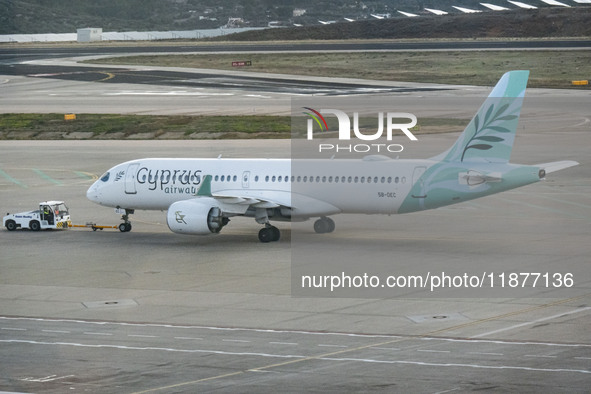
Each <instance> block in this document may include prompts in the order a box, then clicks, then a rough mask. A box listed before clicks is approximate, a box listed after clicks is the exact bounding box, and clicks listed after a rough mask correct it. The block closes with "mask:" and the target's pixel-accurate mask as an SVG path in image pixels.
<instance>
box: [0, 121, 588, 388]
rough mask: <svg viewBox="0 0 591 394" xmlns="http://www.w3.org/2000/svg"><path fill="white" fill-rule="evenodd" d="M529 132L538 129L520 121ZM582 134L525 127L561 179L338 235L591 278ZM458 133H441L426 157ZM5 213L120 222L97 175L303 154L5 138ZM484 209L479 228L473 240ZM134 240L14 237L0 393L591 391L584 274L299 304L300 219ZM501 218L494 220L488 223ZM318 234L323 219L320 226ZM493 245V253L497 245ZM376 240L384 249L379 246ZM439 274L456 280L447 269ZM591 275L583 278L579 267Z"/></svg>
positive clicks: (258, 145)
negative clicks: (449, 293) (156, 163)
mask: <svg viewBox="0 0 591 394" xmlns="http://www.w3.org/2000/svg"><path fill="white" fill-rule="evenodd" d="M524 124H525V125H527V119H525V122H524ZM585 127H588V126H585V125H583V126H579V128H570V129H569V130H563V131H561V132H560V134H559V135H557V134H556V133H555V132H554V131H552V130H548V131H539V130H531V129H526V130H524V131H523V132H520V134H519V135H518V137H517V143H516V145H517V146H516V151H515V156H514V158H515V160H514V161H516V162H522V163H532V164H533V163H537V162H540V161H550V160H560V159H573V160H579V161H580V162H581V165H580V166H577V167H574V168H571V169H568V170H565V171H561V172H559V173H556V174H551V175H550V176H549V177H548V180H547V181H546V182H542V183H538V184H535V185H531V186H528V187H525V188H522V189H518V190H515V191H512V192H507V193H504V194H500V195H497V196H491V197H487V198H485V199H480V200H478V201H476V202H474V203H466V204H464V205H458V206H455V207H450V208H447V209H439V210H435V211H430V212H424V213H419V214H409V215H400V216H393V217H376V226H375V228H374V229H366V228H364V229H363V231H360V232H359V233H356V232H354V231H351V230H350V229H348V230H346V231H343V232H339V230H338V229H339V223H343V224H345V223H348V224H350V223H351V221H355V216H354V215H352V216H345V215H342V216H336V217H335V221H336V223H337V231H336V232H335V233H333V234H331V235H329V236H330V237H331V238H332V241H336V242H342V245H343V246H346V245H354V246H355V247H358V248H359V247H363V244H364V242H365V240H368V239H369V238H371V237H372V236H377V237H378V239H380V240H382V243H381V245H380V247H381V248H390V249H391V251H392V253H393V254H395V255H396V256H398V258H399V259H402V260H403V261H404V263H407V264H417V265H420V264H421V262H422V261H424V260H425V259H431V260H432V259H436V258H439V259H441V260H442V262H443V264H447V263H449V262H453V261H457V260H468V261H469V260H471V259H478V258H481V257H485V258H486V259H492V260H494V259H495V258H498V259H500V260H502V262H503V264H504V265H505V266H506V265H507V264H509V266H510V265H511V264H512V263H513V264H515V265H518V264H519V263H520V261H524V260H527V261H528V262H532V261H533V262H535V260H536V259H540V260H551V261H552V262H554V263H555V264H558V265H559V264H560V262H561V261H565V262H567V261H568V262H569V263H570V264H572V263H574V264H576V265H581V266H583V267H584V266H585V265H586V264H588V256H589V255H591V245H590V244H589V242H588V240H589V235H590V233H591V230H590V223H591V210H590V209H589V208H591V200H590V197H589V196H590V193H589V191H590V188H591V176H590V175H589V171H588V168H589V165H590V163H589V159H588V157H589V156H588V155H587V154H586V147H587V146H589V143H591V141H590V140H589V139H590V137H589V136H590V134H589V133H588V132H587V130H586V129H585ZM455 137H456V135H453V134H446V135H430V136H424V137H422V138H421V144H420V145H417V146H415V147H413V148H412V149H409V150H411V151H412V152H408V153H406V154H407V155H409V156H410V155H414V156H415V157H428V156H429V155H431V154H433V153H434V152H438V151H440V150H441V147H446V146H449V145H450V144H451V143H452V142H453V140H454V139H455ZM0 152H1V156H0V157H1V158H2V159H1V162H0V169H1V170H2V171H3V173H2V175H3V176H2V177H0V197H1V199H0V200H1V201H2V205H3V206H2V209H3V210H4V211H10V212H13V211H23V210H26V209H32V208H33V207H34V205H35V204H36V203H37V202H39V200H43V199H64V200H65V201H67V203H68V205H69V207H70V210H71V213H72V216H73V221H74V222H75V223H80V224H84V223H85V222H95V223H98V224H117V223H118V221H119V219H118V216H117V215H116V214H115V213H114V212H113V211H112V210H111V209H108V208H104V207H100V206H97V205H94V204H93V203H91V202H89V201H87V200H86V198H85V191H86V189H87V187H88V186H89V185H90V184H91V183H92V181H93V180H94V179H96V177H97V176H99V175H100V174H101V173H102V172H103V171H105V170H107V169H108V168H109V167H111V166H112V165H114V164H116V163H119V162H122V161H125V160H128V159H131V158H139V157H161V156H167V157H168V156H172V157H217V156H218V155H219V154H222V155H223V156H224V157H249V156H263V157H286V156H289V141H286V140H279V141H102V142H100V141H2V142H0ZM475 211H477V216H478V219H479V220H478V223H482V225H481V226H478V225H477V226H474V225H471V226H466V224H467V223H468V221H467V219H466V215H464V214H463V213H468V214H469V215H472V214H474V213H475ZM132 220H133V224H134V229H133V231H132V232H130V233H119V232H118V231H116V230H104V231H96V232H93V231H91V230H90V229H72V230H67V231H43V232H38V233H34V232H30V231H16V232H10V233H9V232H8V231H5V230H2V231H1V232H0V249H1V250H2V256H1V257H0V261H1V266H0V272H1V276H0V277H1V281H2V283H1V285H0V311H1V313H0V315H1V316H0V342H1V343H2V344H3V345H2V347H0V353H1V356H0V357H1V358H2V360H5V361H6V362H3V363H2V365H1V366H0V376H1V378H0V389H2V390H5V391H19V392H40V391H43V392H55V393H58V392H63V391H65V390H68V391H81V392H119V393H120V392H129V393H131V392H146V390H147V392H152V391H153V392H208V391H214V390H221V391H244V392H275V391H276V390H277V387H282V390H284V391H288V392H302V391H322V392H343V391H388V392H391V391H397V392H408V391H420V392H442V391H457V392H466V391H473V390H481V389H489V390H494V391H520V392H548V391H553V392H586V391H588V388H589V385H590V382H591V338H590V337H589V334H588V330H587V327H589V324H590V323H591V305H590V301H591V290H590V283H591V282H590V281H589V277H585V276H584V275H583V276H579V277H576V278H575V281H576V286H575V287H574V288H572V289H547V288H540V289H539V290H537V291H536V293H535V294H532V295H531V296H529V297H528V298H520V297H513V298H493V299H488V298H470V299H466V298H452V299H442V298H437V297H435V298H424V297H420V296H415V297H414V298H408V299H404V298H401V299H396V298H394V299H351V298H311V297H308V298H306V297H297V298H296V297H292V296H291V281H290V259H291V253H292V250H291V245H290V238H291V232H290V225H289V224H285V223H278V224H277V225H278V227H280V228H281V230H282V235H283V236H282V240H281V241H280V242H277V243H271V244H261V243H259V242H258V240H257V232H258V229H259V225H257V224H256V223H255V222H254V220H252V219H247V218H236V219H233V220H232V222H231V225H229V226H227V227H226V228H224V231H223V232H222V233H221V234H219V235H216V236H206V237H190V236H183V235H178V234H174V233H171V232H170V231H169V230H168V228H167V226H166V224H165V213H164V212H146V211H138V212H137V213H136V214H134V215H133V216H132ZM484 223H486V224H484ZM310 234H313V233H312V230H311V223H310ZM491 243H494V247H491ZM375 245H376V243H375V241H372V246H375ZM442 268H444V267H442ZM583 271H584V272H586V273H587V274H588V269H584V270H583Z"/></svg>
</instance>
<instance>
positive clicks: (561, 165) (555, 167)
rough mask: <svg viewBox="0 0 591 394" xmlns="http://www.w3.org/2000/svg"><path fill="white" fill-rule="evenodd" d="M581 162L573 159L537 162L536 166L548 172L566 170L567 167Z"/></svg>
mask: <svg viewBox="0 0 591 394" xmlns="http://www.w3.org/2000/svg"><path fill="white" fill-rule="evenodd" d="M578 165H579V163H578V162H576V161H572V160H563V161H555V162H552V163H544V164H536V165H535V167H540V168H542V169H544V171H546V174H550V173H552V172H556V171H560V170H564V169H565V168H569V167H574V166H578Z"/></svg>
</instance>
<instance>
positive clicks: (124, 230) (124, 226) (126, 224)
mask: <svg viewBox="0 0 591 394" xmlns="http://www.w3.org/2000/svg"><path fill="white" fill-rule="evenodd" d="M134 212H135V211H134V210H133V209H126V210H125V214H124V215H123V216H121V220H123V223H121V224H120V225H119V231H121V232H122V233H127V232H129V231H131V222H130V221H129V215H132V214H133V213H134Z"/></svg>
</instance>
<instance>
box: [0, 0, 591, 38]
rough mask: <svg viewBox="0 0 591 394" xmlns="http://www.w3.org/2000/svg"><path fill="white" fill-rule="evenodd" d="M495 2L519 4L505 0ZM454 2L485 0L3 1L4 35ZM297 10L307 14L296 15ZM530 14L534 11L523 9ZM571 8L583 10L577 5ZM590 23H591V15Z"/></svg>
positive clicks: (259, 19)
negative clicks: (575, 7)
mask: <svg viewBox="0 0 591 394" xmlns="http://www.w3.org/2000/svg"><path fill="white" fill-rule="evenodd" d="M565 1H566V2H569V1H568V0H565ZM491 2H492V3H494V4H497V5H502V6H505V7H508V8H512V9H514V8H516V7H515V6H513V5H512V4H510V3H508V2H506V1H505V0H494V1H491ZM525 2H526V3H530V4H535V5H536V6H539V7H540V8H541V9H548V10H549V9H551V10H553V11H556V12H564V9H562V8H561V7H552V8H549V7H547V6H545V5H544V4H543V3H542V2H540V1H538V0H529V1H525ZM570 3H572V1H571V2H570ZM452 5H456V6H464V7H468V8H474V9H480V10H484V8H483V7H482V6H481V5H480V2H479V0H453V1H451V0H381V1H372V0H366V1H359V0H339V1H336V0H279V1H277V0H240V1H238V0H118V1H106V0H51V1H47V0H0V34H38V33H74V32H75V31H76V29H78V28H82V27H101V28H102V29H103V31H121V32H122V31H152V30H161V31H168V30H195V29H209V28H218V27H221V26H224V25H227V24H228V20H229V18H236V19H235V21H234V22H233V25H235V26H237V27H261V26H268V25H269V23H270V22H273V23H274V24H275V25H279V26H291V25H293V24H294V23H297V24H302V25H304V26H310V25H318V24H319V22H318V21H319V20H324V21H336V22H339V21H340V22H342V21H344V19H343V18H345V17H346V18H351V19H356V20H362V21H363V20H368V21H370V20H371V21H373V22H374V23H375V22H379V21H378V20H377V19H374V18H373V17H371V14H382V15H387V14H390V16H391V17H392V18H393V19H404V20H407V19H409V18H406V17H404V16H402V15H400V14H398V13H397V12H396V11H397V10H401V11H405V12H412V13H418V14H422V15H427V14H428V15H431V14H429V13H426V12H425V11H424V8H425V7H427V8H436V9H441V10H445V11H447V12H449V13H454V14H460V12H459V11H457V10H455V9H454V8H452ZM573 5H575V4H574V3H573ZM590 8H591V7H589V6H587V7H578V8H577V9H578V10H588V9H590ZM296 9H297V10H305V12H304V14H303V15H301V16H294V10H296ZM525 12H532V11H527V10H522V11H519V13H525ZM569 12H570V13H571V14H573V15H576V14H577V11H575V9H574V8H573V9H570V10H569ZM483 14H488V15H491V14H498V12H492V11H488V12H486V13H483ZM429 18H434V16H429ZM444 19H446V18H444ZM444 19H442V20H444ZM586 24H587V25H589V26H591V23H590V22H589V19H587V23H586ZM448 27H450V26H446V28H448Z"/></svg>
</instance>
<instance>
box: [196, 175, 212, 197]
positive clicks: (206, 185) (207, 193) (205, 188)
mask: <svg viewBox="0 0 591 394" xmlns="http://www.w3.org/2000/svg"><path fill="white" fill-rule="evenodd" d="M196 196H198V197H211V175H206V176H204V177H203V183H201V187H200V188H199V190H198V191H197V194H196Z"/></svg>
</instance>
